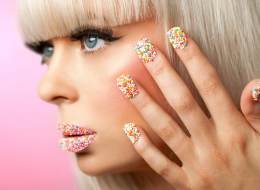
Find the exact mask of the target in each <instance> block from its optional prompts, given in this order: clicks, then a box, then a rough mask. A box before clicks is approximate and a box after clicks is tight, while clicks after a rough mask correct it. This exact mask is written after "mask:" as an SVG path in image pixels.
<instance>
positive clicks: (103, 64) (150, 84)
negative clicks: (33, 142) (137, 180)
mask: <svg viewBox="0 0 260 190" xmlns="http://www.w3.org/2000/svg"><path fill="white" fill-rule="evenodd" d="M156 31H157V25H156V23H155V21H154V20H153V19H150V20H146V21H144V22H139V23H132V24H127V25H122V26H117V27H114V29H113V37H121V36H123V37H122V38H120V39H118V40H115V41H113V42H111V43H110V44H108V45H106V44H104V43H103V41H102V39H97V38H96V39H91V40H92V41H91V40H90V41H88V40H83V42H84V46H85V50H86V49H88V47H92V46H93V45H94V46H93V47H92V49H95V48H96V49H98V47H99V46H103V47H102V48H101V49H100V50H99V51H98V52H94V53H87V54H83V53H81V51H82V46H81V42H80V41H71V40H70V37H62V38H53V39H50V41H51V43H52V44H53V46H54V53H53V55H52V56H50V58H49V59H48V60H47V61H46V62H45V64H46V65H48V70H47V72H46V74H45V75H44V77H43V79H42V81H41V83H40V85H39V88H38V94H39V97H40V98H41V99H43V100H44V101H46V102H50V103H53V104H56V105H58V107H59V113H58V118H57V124H59V123H71V124H75V125H79V126H83V127H86V128H89V129H90V130H92V131H95V132H97V137H96V138H95V140H94V141H93V142H92V143H91V144H90V145H89V146H88V147H87V148H86V149H84V150H82V151H80V152H77V153H76V156H77V161H78V165H79V167H80V169H81V170H82V171H83V172H84V173H86V174H88V175H103V174H109V173H117V172H129V171H138V170H139V171H141V170H143V171H144V170H148V171H149V170H150V168H149V166H148V165H147V164H146V162H145V161H144V160H143V159H142V158H141V156H139V154H138V153H137V152H136V151H135V149H134V147H133V145H132V143H131V141H130V140H129V139H128V138H127V136H126V135H125V132H124V130H123V126H124V125H125V124H126V123H135V124H136V125H137V126H140V127H142V128H143V129H144V130H145V131H146V133H147V135H148V136H149V138H150V139H151V141H152V142H153V143H154V144H155V145H156V146H157V147H158V148H160V150H162V152H164V153H165V155H166V156H169V154H170V152H171V151H170V149H169V148H168V147H167V146H166V144H165V143H164V142H163V141H162V140H161V139H160V138H159V136H158V135H157V134H155V133H154V131H153V130H152V129H151V128H150V127H149V125H148V124H147V122H146V121H145V120H144V119H143V118H142V116H141V115H140V114H139V112H138V111H137V110H136V109H135V108H134V107H133V106H132V105H131V103H130V102H129V100H128V99H127V98H126V97H125V96H124V95H123V94H122V92H121V91H120V90H119V89H118V87H117V81H116V79H117V78H118V77H119V76H121V75H122V74H129V75H130V76H131V77H132V78H133V80H134V81H137V82H139V83H140V84H141V85H142V86H143V87H144V88H145V89H146V91H147V92H148V93H149V94H150V96H152V98H153V99H154V100H155V101H156V102H157V103H158V104H159V105H160V106H162V107H163V108H164V109H165V110H167V112H170V113H171V114H174V115H175V118H176V119H177V120H178V118H177V116H176V114H175V112H174V111H173V110H172V109H169V107H168V106H169V105H168V103H167V102H166V101H164V100H165V99H164V97H163V95H162V93H161V91H160V90H159V88H158V86H157V85H156V83H155V81H154V80H153V78H152V77H151V75H150V74H149V73H148V71H147V70H146V68H145V66H144V65H143V63H142V62H141V60H140V59H139V58H138V56H137V53H136V52H135V50H134V45H135V44H136V42H137V41H139V40H141V39H143V38H148V39H149V40H150V41H151V42H152V43H153V45H154V46H155V48H157V49H158V50H160V51H162V52H163V53H164V54H165V49H164V45H163V42H164V40H163V39H161V37H159V36H158V34H157V33H156ZM95 40H98V41H95ZM93 41H94V42H93ZM95 42H97V44H96V45H95ZM137 89H138V86H137ZM141 135H142V134H141ZM140 138H142V137H141V136H140ZM69 154H73V153H69ZM174 160H175V162H178V161H177V160H178V158H177V157H176V156H175V155H174Z"/></svg>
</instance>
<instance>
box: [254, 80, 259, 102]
mask: <svg viewBox="0 0 260 190" xmlns="http://www.w3.org/2000/svg"><path fill="white" fill-rule="evenodd" d="M252 96H253V100H254V101H256V102H259V101H260V83H258V84H257V85H256V86H255V87H254V88H253V93H252Z"/></svg>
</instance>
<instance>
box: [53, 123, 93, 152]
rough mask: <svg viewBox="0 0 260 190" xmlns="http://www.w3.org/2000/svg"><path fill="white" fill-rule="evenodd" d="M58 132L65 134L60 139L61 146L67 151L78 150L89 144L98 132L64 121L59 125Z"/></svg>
mask: <svg viewBox="0 0 260 190" xmlns="http://www.w3.org/2000/svg"><path fill="white" fill-rule="evenodd" d="M57 130H58V132H60V133H62V134H63V135H64V136H72V135H77V136H74V137H64V138H61V139H60V140H59V145H60V148H61V149H62V150H63V151H65V152H78V151H81V150H83V149H85V148H86V147H88V146H89V144H90V143H92V142H93V140H94V139H95V138H96V133H95V132H93V131H91V130H89V129H87V128H85V127H80V126H77V125H73V124H67V123H62V124H58V125H57Z"/></svg>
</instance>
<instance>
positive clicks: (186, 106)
mask: <svg viewBox="0 0 260 190" xmlns="http://www.w3.org/2000/svg"><path fill="white" fill-rule="evenodd" d="M175 107H176V110H177V111H178V112H182V113H183V112H185V113H186V114H189V113H190V112H192V110H193V108H194V101H193V98H191V97H190V95H180V96H178V97H177V98H176V99H175Z"/></svg>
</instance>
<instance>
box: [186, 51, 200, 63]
mask: <svg viewBox="0 0 260 190" xmlns="http://www.w3.org/2000/svg"><path fill="white" fill-rule="evenodd" d="M200 54H201V52H200V51H192V52H187V54H186V55H183V62H197V61H198V58H199V56H200Z"/></svg>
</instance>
